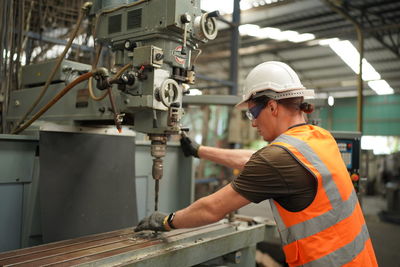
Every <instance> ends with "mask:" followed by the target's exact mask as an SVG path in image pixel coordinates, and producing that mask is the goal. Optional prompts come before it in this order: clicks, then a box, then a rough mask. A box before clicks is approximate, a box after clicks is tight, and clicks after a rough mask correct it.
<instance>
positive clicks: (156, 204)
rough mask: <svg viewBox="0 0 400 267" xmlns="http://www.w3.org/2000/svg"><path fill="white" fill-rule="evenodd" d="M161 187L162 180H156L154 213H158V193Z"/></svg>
mask: <svg viewBox="0 0 400 267" xmlns="http://www.w3.org/2000/svg"><path fill="white" fill-rule="evenodd" d="M159 187H160V180H155V187H154V189H155V190H154V191H155V196H154V202H155V203H154V211H158V191H159Z"/></svg>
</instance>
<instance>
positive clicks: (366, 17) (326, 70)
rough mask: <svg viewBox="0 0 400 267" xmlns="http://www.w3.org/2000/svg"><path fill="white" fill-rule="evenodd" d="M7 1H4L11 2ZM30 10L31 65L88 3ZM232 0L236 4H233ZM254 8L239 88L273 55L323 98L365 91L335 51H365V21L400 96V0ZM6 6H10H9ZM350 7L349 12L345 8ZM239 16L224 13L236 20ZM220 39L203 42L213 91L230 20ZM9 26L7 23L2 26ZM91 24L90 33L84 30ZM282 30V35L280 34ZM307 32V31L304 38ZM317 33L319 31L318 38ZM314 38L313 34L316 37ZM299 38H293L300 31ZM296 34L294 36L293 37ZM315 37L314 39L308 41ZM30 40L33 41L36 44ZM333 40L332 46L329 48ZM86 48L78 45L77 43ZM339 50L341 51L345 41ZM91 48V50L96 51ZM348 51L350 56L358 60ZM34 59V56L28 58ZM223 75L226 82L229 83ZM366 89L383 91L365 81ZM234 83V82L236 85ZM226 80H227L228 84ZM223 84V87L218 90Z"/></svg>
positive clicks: (206, 83) (376, 60) (265, 2)
mask: <svg viewBox="0 0 400 267" xmlns="http://www.w3.org/2000/svg"><path fill="white" fill-rule="evenodd" d="M7 2H10V1H5V2H3V4H2V5H6V4H7ZM17 2H19V3H20V5H21V7H23V9H24V14H25V16H24V17H25V23H24V26H23V28H24V32H26V34H25V41H24V43H23V44H22V45H23V47H26V46H28V45H31V46H33V47H40V49H39V50H38V51H36V52H34V53H33V55H31V56H32V57H31V59H30V62H35V61H38V60H41V59H43V55H44V54H46V53H47V52H48V51H50V50H51V49H52V47H54V45H56V44H57V43H58V44H62V43H63V42H64V43H65V40H66V39H67V36H68V32H70V30H71V28H72V26H73V25H74V23H75V21H76V20H77V16H78V13H79V8H80V6H81V4H82V3H83V2H84V1H82V0H70V1H62V0H49V1H39V0H19V1H17ZM224 2H225V0H224ZM226 2H227V4H228V2H229V3H230V4H231V2H232V1H226ZM241 2H242V3H245V4H247V5H250V7H251V8H249V7H247V9H246V10H242V12H241V25H242V26H241V28H240V32H241V34H240V35H241V40H240V48H239V55H240V57H239V66H238V70H239V88H240V86H241V84H242V81H243V79H244V77H245V76H246V74H247V73H248V72H249V70H250V69H251V68H252V67H254V66H255V65H256V64H258V63H261V62H263V61H266V60H280V61H284V62H286V63H288V64H289V65H291V66H292V67H293V68H294V69H295V70H296V71H297V72H298V73H299V75H300V76H301V79H302V81H303V82H304V84H305V85H306V86H307V87H309V88H315V89H316V90H317V92H318V93H319V95H320V96H321V97H327V96H328V95H330V94H332V95H335V96H338V97H340V96H354V95H356V90H357V77H356V74H355V72H354V71H353V70H352V69H351V68H350V67H349V66H348V65H347V64H346V63H345V62H344V60H343V59H342V58H341V57H340V56H339V55H338V54H337V52H335V51H334V45H333V43H330V44H329V42H330V41H332V38H338V39H334V40H336V41H338V40H339V41H345V40H348V41H350V42H351V44H352V45H353V47H355V48H357V49H358V41H357V31H356V27H355V25H359V26H360V29H361V31H362V33H363V36H364V49H365V50H364V58H365V59H366V60H367V62H369V63H370V65H371V66H372V67H373V68H374V70H376V73H375V74H377V75H379V77H376V75H375V76H374V75H372V76H373V78H372V79H374V80H377V79H379V78H380V79H381V80H385V81H386V82H387V83H388V84H389V86H390V87H391V88H393V90H394V92H395V93H399V92H400V75H399V72H400V44H399V43H400V1H398V0H352V1H350V0H348V1H346V0H341V1H340V0H331V1H328V0H296V1H294V0H281V1H278V0H274V1H272V0H261V1H251V0H242V1H241ZM3 8H7V7H5V6H3ZM340 12H342V13H340ZM230 17H231V15H229V14H226V15H224V18H225V20H228V21H229V20H230V19H231V18H230ZM219 24H220V26H221V29H220V32H219V35H218V37H217V38H216V39H215V40H214V41H212V42H209V43H208V44H206V45H203V46H202V47H201V49H202V50H203V51H202V54H201V56H200V57H199V59H198V60H197V65H198V66H197V72H198V74H199V76H198V83H197V86H198V87H199V88H201V89H207V88H211V89H212V90H210V93H211V92H219V93H220V92H221V91H218V89H221V88H222V89H224V88H225V92H227V91H228V90H227V87H226V84H227V83H225V82H224V81H228V80H229V79H230V77H229V75H230V74H229V73H230V68H232V66H231V63H230V55H231V51H230V48H231V32H232V28H231V26H229V25H228V24H226V23H223V22H219ZM4 26H5V25H4V24H3V25H2V27H4ZM89 28H90V27H87V28H85V29H83V30H82V33H83V32H85V31H87V29H89ZM274 31H275V32H274ZM276 31H280V32H281V33H287V34H293V32H295V34H296V35H297V37H299V35H301V36H302V37H305V38H304V40H303V41H301V39H297V40H296V39H293V38H291V37H290V36H287V38H284V37H281V36H278V37H277V36H275V37H274V33H276ZM304 34H306V35H304ZM310 34H311V35H310ZM310 36H311V37H310ZM88 37H89V35H85V34H82V36H81V40H80V41H79V46H80V50H79V51H76V49H75V50H73V52H72V53H71V54H69V57H70V58H72V59H76V60H80V61H86V62H90V60H91V58H92V56H91V55H90V53H89V52H86V53H85V48H87V47H90V40H89V38H88ZM292 37H293V36H292ZM288 38H289V39H288ZM307 38H308V40H307ZM29 41H30V43H29ZM324 42H325V44H324V45H321V44H323V43H324ZM77 47H78V46H75V48H77ZM337 49H339V50H341V49H342V48H341V47H340V46H339V47H338V48H337ZM89 50H90V49H89ZM349 53H350V55H349V54H348V55H345V56H344V58H346V57H351V56H352V55H351V54H352V53H351V52H349ZM28 62H29V61H28ZM218 80H222V85H221V83H220V82H218ZM365 80H366V81H365V83H364V84H365V85H364V88H365V89H364V94H365V95H368V94H376V93H375V92H374V91H372V90H371V87H370V86H369V85H368V84H369V83H368V81H367V80H368V77H366V79H365ZM228 83H229V82H228ZM223 84H225V85H223ZM214 89H217V90H214Z"/></svg>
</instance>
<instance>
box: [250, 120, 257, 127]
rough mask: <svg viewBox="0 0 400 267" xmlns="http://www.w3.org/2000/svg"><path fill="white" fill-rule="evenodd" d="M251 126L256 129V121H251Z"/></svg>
mask: <svg viewBox="0 0 400 267" xmlns="http://www.w3.org/2000/svg"><path fill="white" fill-rule="evenodd" d="M251 126H253V127H257V119H255V120H252V121H251Z"/></svg>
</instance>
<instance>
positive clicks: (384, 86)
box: [368, 80, 394, 95]
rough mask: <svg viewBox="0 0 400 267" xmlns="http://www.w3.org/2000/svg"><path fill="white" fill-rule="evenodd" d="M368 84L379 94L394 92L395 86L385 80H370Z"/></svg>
mask: <svg viewBox="0 0 400 267" xmlns="http://www.w3.org/2000/svg"><path fill="white" fill-rule="evenodd" d="M368 86H369V87H371V89H372V90H374V91H375V92H376V93H377V94H378V95H390V94H393V93H394V90H393V88H392V87H390V85H389V84H388V83H387V82H386V81H385V80H377V81H369V82H368Z"/></svg>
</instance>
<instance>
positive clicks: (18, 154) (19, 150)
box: [0, 135, 38, 185]
mask: <svg viewBox="0 0 400 267" xmlns="http://www.w3.org/2000/svg"><path fill="white" fill-rule="evenodd" d="M37 143H38V141H37V139H36V138H35V137H30V136H14V135H0V185H1V184H2V183H15V182H30V181H31V177H32V171H33V163H34V157H35V152H36V147H37Z"/></svg>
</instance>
